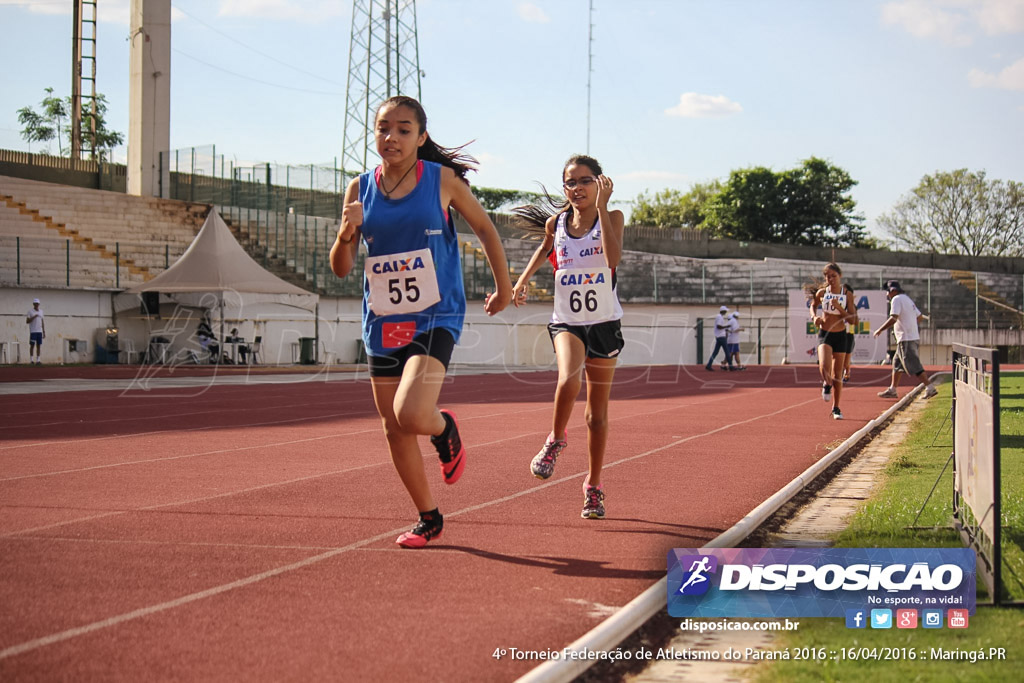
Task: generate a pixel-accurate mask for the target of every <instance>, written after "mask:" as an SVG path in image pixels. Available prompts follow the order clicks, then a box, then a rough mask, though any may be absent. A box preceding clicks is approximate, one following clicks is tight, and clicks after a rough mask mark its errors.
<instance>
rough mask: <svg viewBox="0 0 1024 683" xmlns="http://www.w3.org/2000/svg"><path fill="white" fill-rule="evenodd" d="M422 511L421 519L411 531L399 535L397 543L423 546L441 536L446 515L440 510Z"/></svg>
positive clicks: (413, 546) (415, 546)
mask: <svg viewBox="0 0 1024 683" xmlns="http://www.w3.org/2000/svg"><path fill="white" fill-rule="evenodd" d="M426 514H427V515H428V516H424V513H420V521H419V522H417V523H416V526H414V527H413V528H412V530H411V531H406V532H405V533H404V534H402V535H401V536H399V537H398V538H397V539H396V540H395V543H397V544H398V545H400V546H402V547H403V548H422V547H423V546H425V545H426V544H427V543H429V542H430V541H432V540H434V539H435V538H440V537H441V530H442V529H444V517H442V516H441V513H440V512H434V513H426Z"/></svg>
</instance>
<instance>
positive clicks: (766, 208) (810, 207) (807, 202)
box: [705, 157, 866, 247]
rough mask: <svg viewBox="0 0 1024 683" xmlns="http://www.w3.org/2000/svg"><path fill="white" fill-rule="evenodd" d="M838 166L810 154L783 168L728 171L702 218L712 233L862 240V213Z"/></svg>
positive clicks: (799, 241)
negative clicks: (789, 166)
mask: <svg viewBox="0 0 1024 683" xmlns="http://www.w3.org/2000/svg"><path fill="white" fill-rule="evenodd" d="M856 184H857V183H856V181H855V180H853V179H852V178H851V177H850V175H849V174H848V173H847V172H846V171H844V170H843V169H841V168H839V167H837V166H833V165H832V164H830V163H828V162H827V161H824V160H822V159H818V158H815V157H811V158H810V159H806V160H805V161H803V162H802V164H801V165H800V166H799V167H797V168H795V169H791V170H788V171H783V172H781V173H775V172H774V171H772V170H771V169H769V168H765V167H764V166H756V167H753V168H747V169H741V170H738V171H733V172H732V173H730V174H729V179H728V180H727V181H725V183H723V184H722V188H721V190H720V191H719V192H718V194H717V195H715V196H714V197H712V198H711V199H710V200H709V201H708V203H707V204H706V214H707V218H706V221H705V222H706V223H707V224H708V225H709V226H711V227H712V229H713V231H714V233H715V235H716V236H718V237H726V238H731V239H735V240H740V241H744V242H773V243H782V244H796V245H817V246H826V247H846V246H853V247H855V246H862V245H865V244H866V241H865V240H866V236H865V232H864V226H863V220H864V219H863V217H862V216H859V215H857V214H856V213H854V211H855V209H856V202H854V200H853V199H852V198H851V197H850V196H849V191H850V190H851V189H852V188H853V186H854V185H856Z"/></svg>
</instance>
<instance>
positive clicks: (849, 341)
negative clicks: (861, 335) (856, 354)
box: [846, 332, 857, 353]
mask: <svg viewBox="0 0 1024 683" xmlns="http://www.w3.org/2000/svg"><path fill="white" fill-rule="evenodd" d="M856 341H857V335H855V334H854V333H853V332H847V333H846V352H847V353H853V344H854V342H856Z"/></svg>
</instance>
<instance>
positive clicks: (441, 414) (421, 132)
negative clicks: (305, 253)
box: [331, 96, 512, 548]
mask: <svg viewBox="0 0 1024 683" xmlns="http://www.w3.org/2000/svg"><path fill="white" fill-rule="evenodd" d="M374 138H375V140H376V145H377V153H378V154H380V158H381V165H380V166H379V167H378V168H377V169H376V170H375V171H373V172H371V173H364V174H362V175H361V176H359V177H358V178H356V179H355V180H353V181H352V182H351V183H349V185H348V187H347V188H346V190H345V205H344V207H343V209H342V214H341V227H340V228H339V230H338V237H337V239H336V240H335V243H334V246H333V247H332V249H331V269H332V270H333V271H334V273H335V274H336V275H337V276H338V277H345V276H346V275H348V273H349V272H350V271H351V270H352V267H353V265H354V264H355V259H356V252H357V250H358V247H359V242H360V240H358V239H357V238H359V237H361V238H362V240H361V241H362V243H363V244H364V245H365V247H366V253H367V257H366V262H365V263H366V264H365V267H364V269H363V342H364V344H365V345H366V351H367V359H368V361H369V367H370V383H371V385H372V387H373V397H374V401H375V403H376V405H377V411H378V412H379V413H380V416H381V418H382V419H383V422H384V435H385V437H386V438H387V441H388V449H389V450H390V452H391V460H392V462H394V464H395V469H396V470H398V474H399V476H400V478H401V480H402V482H403V483H404V484H405V487H406V489H407V490H408V492H409V496H410V497H411V498H412V501H413V504H415V505H416V509H417V510H418V511H419V522H418V523H417V524H416V526H414V527H413V528H412V530H410V531H408V532H406V533H404V534H402V535H401V536H399V537H398V539H397V541H396V542H397V543H398V544H399V545H400V546H402V547H405V548H422V547H423V546H425V545H426V544H427V543H428V542H429V541H431V540H432V539H435V538H437V537H439V536H440V535H441V530H442V529H443V527H444V519H443V518H442V516H441V513H440V512H439V511H438V508H437V504H436V503H435V502H434V498H433V495H432V494H431V492H430V485H429V484H428V483H427V476H426V471H425V470H424V467H423V458H422V456H421V455H420V450H419V443H418V441H417V437H418V436H419V435H421V434H425V435H429V436H430V440H431V442H432V443H433V445H434V447H435V448H436V449H437V454H438V459H439V460H440V464H441V474H442V476H443V478H444V482H445V483H446V484H454V483H455V482H456V481H457V480H458V479H459V477H460V476H462V472H463V470H464V469H465V466H466V449H465V448H464V447H463V445H462V438H461V436H460V434H459V427H458V422H457V420H456V417H455V414H454V413H452V412H451V411H450V410H440V409H438V407H437V401H438V397H439V396H440V393H441V387H442V385H443V384H444V376H445V373H446V371H447V369H448V363H449V361H450V360H451V354H452V350H453V348H454V346H455V343H456V342H457V341H458V339H459V335H460V334H461V332H462V324H463V320H464V318H465V314H466V297H465V291H464V289H463V285H462V267H461V264H460V262H459V249H458V237H457V235H456V234H455V225H454V223H453V222H452V220H451V216H450V214H449V207H451V208H454V209H456V210H457V211H458V212H459V213H460V214H461V215H462V216H463V217H464V218H465V219H466V221H467V222H468V223H469V225H470V227H471V228H472V229H473V232H474V233H476V235H477V237H478V238H479V239H480V244H481V246H482V247H483V250H484V254H485V255H486V256H487V262H488V264H489V265H490V267H491V271H492V273H493V274H494V285H495V291H494V293H493V294H489V295H488V296H487V298H486V301H485V302H484V310H485V311H486V312H487V314H488V315H494V314H495V313H498V312H500V311H501V310H502V309H504V308H505V307H506V306H507V305H508V303H509V301H511V298H512V282H511V281H510V280H509V276H508V262H507V261H506V259H505V251H504V249H503V248H502V246H501V239H500V238H499V237H498V232H497V230H495V228H494V225H493V224H492V223H491V220H490V218H488V217H487V213H486V212H485V211H484V209H483V207H481V206H480V203H479V202H478V201H477V200H476V198H475V197H474V196H473V193H472V192H471V191H470V189H469V183H468V182H467V181H466V180H465V176H466V173H467V172H468V171H469V170H470V169H471V168H473V164H474V163H475V161H474V160H473V159H472V158H471V157H468V156H465V155H462V154H460V152H459V149H446V148H444V147H440V146H438V145H437V144H436V143H435V142H434V141H433V140H431V139H430V136H429V135H428V134H427V115H426V113H425V112H424V111H423V107H422V106H421V105H420V103H419V102H417V101H416V100H414V99H413V98H411V97H405V96H398V97H392V98H390V99H388V100H386V101H385V102H384V103H383V104H382V105H381V106H380V107H379V108H378V109H377V115H376V119H375V121H374ZM400 387H401V391H399V388H400Z"/></svg>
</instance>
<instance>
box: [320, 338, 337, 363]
mask: <svg viewBox="0 0 1024 683" xmlns="http://www.w3.org/2000/svg"><path fill="white" fill-rule="evenodd" d="M320 351H321V353H320V362H321V363H323V364H324V365H334V364H335V363H337V362H338V354H337V353H335V352H334V351H330V350H329V349H328V348H327V342H325V341H323V340H321V341H320Z"/></svg>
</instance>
